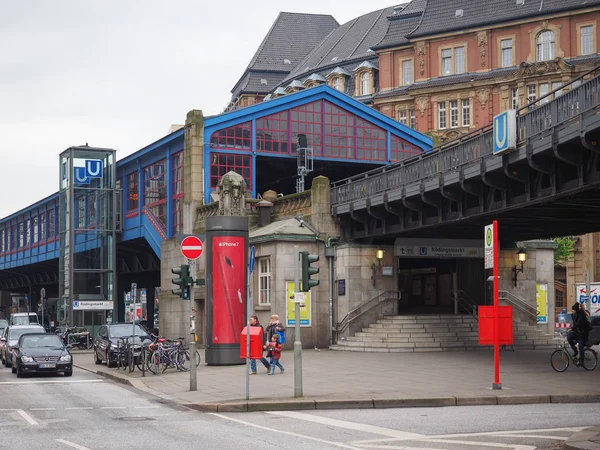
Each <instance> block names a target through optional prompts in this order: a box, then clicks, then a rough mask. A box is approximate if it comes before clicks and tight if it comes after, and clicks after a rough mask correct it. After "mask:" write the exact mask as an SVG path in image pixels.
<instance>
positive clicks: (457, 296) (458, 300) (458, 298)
mask: <svg viewBox="0 0 600 450" xmlns="http://www.w3.org/2000/svg"><path fill="white" fill-rule="evenodd" d="M452 297H454V302H455V311H454V312H455V314H456V313H458V310H463V311H464V312H466V313H467V314H470V315H471V316H472V317H473V318H474V319H475V320H477V305H476V304H474V303H473V302H472V301H471V299H470V298H469V296H468V295H467V293H466V292H465V291H463V290H462V289H455V290H454V291H452Z"/></svg>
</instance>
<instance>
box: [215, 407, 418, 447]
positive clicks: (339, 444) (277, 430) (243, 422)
mask: <svg viewBox="0 0 600 450" xmlns="http://www.w3.org/2000/svg"><path fill="white" fill-rule="evenodd" d="M208 414H210V415H212V416H216V417H220V418H221V419H225V420H231V421H232V422H237V423H241V424H242V425H246V426H249V427H254V428H259V429H261V430H266V431H269V432H271V433H279V434H287V435H288V436H295V437H298V438H301V439H306V440H309V441H315V442H322V443H324V444H329V445H333V446H335V447H341V448H349V449H352V450H363V449H362V448H360V447H354V446H352V445H347V444H343V443H341V442H333V441H327V440H325V439H319V438H315V437H312V436H305V435H303V434H298V433H293V432H291V431H283V430H280V429H277V428H269V427H265V426H262V425H256V424H255V423H251V422H246V421H245V420H239V419H234V418H232V417H227V416H224V415H223V414H219V413H208ZM420 450H425V449H420Z"/></svg>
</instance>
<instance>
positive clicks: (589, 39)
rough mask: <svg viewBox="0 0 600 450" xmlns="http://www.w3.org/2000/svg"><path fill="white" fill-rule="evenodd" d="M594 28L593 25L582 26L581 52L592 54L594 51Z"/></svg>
mask: <svg viewBox="0 0 600 450" xmlns="http://www.w3.org/2000/svg"><path fill="white" fill-rule="evenodd" d="M593 32H594V29H593V27H592V26H591V25H588V26H585V27H581V54H582V55H591V54H592V53H594V35H593Z"/></svg>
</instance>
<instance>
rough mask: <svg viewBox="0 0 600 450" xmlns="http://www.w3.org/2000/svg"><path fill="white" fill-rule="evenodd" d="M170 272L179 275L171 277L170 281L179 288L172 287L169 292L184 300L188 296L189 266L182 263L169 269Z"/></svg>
mask: <svg viewBox="0 0 600 450" xmlns="http://www.w3.org/2000/svg"><path fill="white" fill-rule="evenodd" d="M171 273H174V274H175V275H179V278H172V279H171V281H172V282H173V284H175V285H177V286H180V288H179V289H173V290H172V291H171V292H172V293H173V294H175V295H177V296H178V297H181V298H182V299H184V300H187V299H188V298H190V288H189V284H190V283H191V280H190V266H188V265H187V264H182V265H181V266H179V267H174V268H173V269H171Z"/></svg>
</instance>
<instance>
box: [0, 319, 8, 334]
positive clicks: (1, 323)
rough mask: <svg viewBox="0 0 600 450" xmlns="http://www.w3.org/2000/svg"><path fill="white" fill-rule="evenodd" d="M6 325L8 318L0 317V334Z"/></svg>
mask: <svg viewBox="0 0 600 450" xmlns="http://www.w3.org/2000/svg"><path fill="white" fill-rule="evenodd" d="M6 327H8V320H6V319H0V336H1V335H2V332H3V331H4V329H5V328H6Z"/></svg>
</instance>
